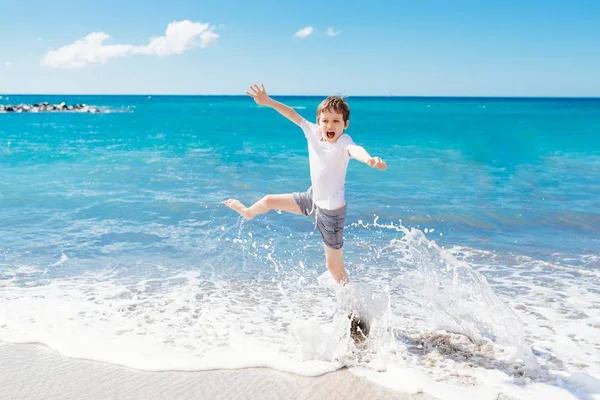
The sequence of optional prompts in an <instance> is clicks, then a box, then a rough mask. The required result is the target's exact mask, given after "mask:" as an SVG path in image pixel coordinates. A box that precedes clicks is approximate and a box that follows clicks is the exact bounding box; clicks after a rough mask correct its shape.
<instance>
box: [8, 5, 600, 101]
mask: <svg viewBox="0 0 600 400" xmlns="http://www.w3.org/2000/svg"><path fill="white" fill-rule="evenodd" d="M2 3H3V4H2V7H1V12H0V33H1V34H2V38H3V40H1V41H0V93H119V94H121V93H123V94H127V93H134V94H136V93H140V94H163V93H164V94H243V92H244V90H245V89H246V87H247V85H248V84H250V83H254V82H258V83H264V84H265V85H266V87H267V89H268V90H269V92H271V93H273V94H315V95H326V94H335V93H341V94H345V95H398V96H435V95H439V96H452V95H455V96H600V1H599V0H588V1H582V0H572V1H568V0H564V1H553V0H546V1H528V0H522V1H512V0H504V1H499V0H491V1H480V0H477V1H476V0H469V1H467V0H456V1H450V0H448V1H441V0H440V1H433V0H422V1H404V0H396V1H392V0H389V1H379V0H370V1H353V0H345V1H338V0H328V1H295V2H291V1H266V0H254V1H230V0H220V1H211V2H207V1H200V0H193V1H176V0H173V1H164V0H161V1H154V0H152V1H144V2H137V1H135V2H134V1H123V0H120V1H113V0H109V1H102V2H83V1H81V0H78V1H61V0H53V1H48V0H44V1H38V0H28V1H27V2H19V1H11V2H9V1H5V2H2ZM185 21H187V22H185ZM170 24H171V25H170ZM167 27H170V28H169V29H170V34H169V35H167V34H166V30H167ZM309 27H312V32H311V33H310V34H309V35H305V36H303V37H300V36H294V35H295V34H296V33H297V32H299V31H302V30H303V29H305V31H304V32H309V31H310V29H309ZM329 28H331V29H329ZM328 29H329V34H328ZM93 33H95V35H92V36H88V35H90V34H93ZM107 36H110V37H108V38H107ZM86 37H87V38H88V39H87V40H88V41H85V38H86ZM102 38H104V40H102ZM152 38H155V39H154V40H152ZM78 41H79V42H78ZM117 45H120V46H117Z"/></svg>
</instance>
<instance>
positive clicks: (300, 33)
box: [294, 26, 315, 38]
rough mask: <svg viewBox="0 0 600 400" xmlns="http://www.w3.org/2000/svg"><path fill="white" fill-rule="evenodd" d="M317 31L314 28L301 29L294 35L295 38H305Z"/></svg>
mask: <svg viewBox="0 0 600 400" xmlns="http://www.w3.org/2000/svg"><path fill="white" fill-rule="evenodd" d="M314 30H315V29H314V28H313V27H312V26H307V27H306V28H302V29H300V30H299V31H298V32H296V33H294V37H300V38H304V37H307V36H308V35H310V34H311V33H313V31H314Z"/></svg>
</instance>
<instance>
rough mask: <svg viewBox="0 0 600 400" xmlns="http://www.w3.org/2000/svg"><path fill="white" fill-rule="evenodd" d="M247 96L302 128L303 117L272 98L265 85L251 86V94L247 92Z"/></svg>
mask: <svg viewBox="0 0 600 400" xmlns="http://www.w3.org/2000/svg"><path fill="white" fill-rule="evenodd" d="M246 94H247V95H248V96H250V97H252V98H253V99H254V101H255V102H256V104H260V105H261V106H267V107H271V108H274V109H275V110H277V111H278V112H279V114H281V115H283V116H284V117H286V118H287V119H289V120H290V121H292V122H293V123H295V124H296V125H298V126H300V122H302V117H301V116H300V114H298V113H297V112H296V110H294V109H293V108H291V107H289V106H286V105H285V104H283V103H280V102H278V101H275V100H273V99H272V98H270V97H269V95H268V94H267V91H266V90H265V85H260V87H259V86H258V85H252V86H250V92H246Z"/></svg>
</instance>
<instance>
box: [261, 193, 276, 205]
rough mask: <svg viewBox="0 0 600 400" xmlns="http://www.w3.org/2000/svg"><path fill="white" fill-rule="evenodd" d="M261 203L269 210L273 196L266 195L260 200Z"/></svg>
mask: <svg viewBox="0 0 600 400" xmlns="http://www.w3.org/2000/svg"><path fill="white" fill-rule="evenodd" d="M262 201H263V203H264V204H265V205H266V206H267V207H269V208H273V195H270V194H268V195H266V196H265V197H263V198H262Z"/></svg>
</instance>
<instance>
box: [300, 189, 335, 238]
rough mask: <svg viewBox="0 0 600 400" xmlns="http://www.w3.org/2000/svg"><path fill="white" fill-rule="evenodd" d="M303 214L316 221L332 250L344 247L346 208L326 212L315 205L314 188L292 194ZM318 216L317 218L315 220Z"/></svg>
mask: <svg viewBox="0 0 600 400" xmlns="http://www.w3.org/2000/svg"><path fill="white" fill-rule="evenodd" d="M292 194H293V196H294V200H296V203H297V204H298V206H300V210H302V214H304V215H306V216H307V217H311V218H313V219H316V225H317V229H318V230H319V232H321V237H323V242H324V243H325V244H326V245H327V246H329V247H331V248H332V249H341V248H342V246H343V245H344V236H343V234H344V222H345V221H346V206H344V207H342V208H339V209H337V210H324V209H322V208H319V207H317V205H316V204H314V203H313V193H312V188H310V189H308V190H307V191H306V192H294V193H292ZM315 216H316V218H315Z"/></svg>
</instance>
